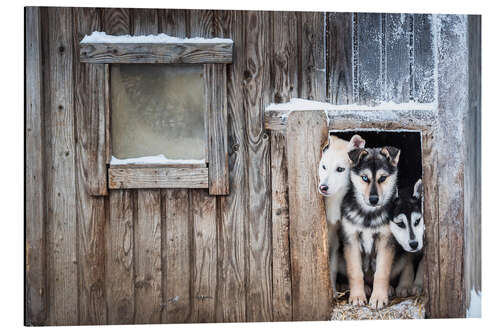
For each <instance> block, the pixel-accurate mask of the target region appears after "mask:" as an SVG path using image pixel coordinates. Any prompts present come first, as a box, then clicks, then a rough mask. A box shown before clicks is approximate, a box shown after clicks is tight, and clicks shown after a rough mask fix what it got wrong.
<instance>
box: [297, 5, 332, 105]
mask: <svg viewBox="0 0 500 333" xmlns="http://www.w3.org/2000/svg"><path fill="white" fill-rule="evenodd" d="M299 15H300V21H299V27H298V29H299V32H298V34H299V36H298V38H299V43H300V46H299V52H300V54H299V66H298V67H299V86H300V91H299V96H300V97H301V98H305V99H311V100H316V101H326V60H325V59H326V56H325V55H326V53H325V52H326V50H325V38H326V36H325V13H323V12H301V13H300V14H299Z"/></svg>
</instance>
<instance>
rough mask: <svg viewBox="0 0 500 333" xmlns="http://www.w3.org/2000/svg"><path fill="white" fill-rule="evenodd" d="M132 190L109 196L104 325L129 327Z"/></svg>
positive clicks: (132, 294) (131, 316) (131, 307)
mask: <svg viewBox="0 0 500 333" xmlns="http://www.w3.org/2000/svg"><path fill="white" fill-rule="evenodd" d="M134 197H135V195H134V191H128V190H120V191H110V193H109V219H108V223H107V224H106V228H105V235H106V272H105V273H106V293H105V294H106V302H107V309H108V324H122V325H123V324H133V323H134V313H135V303H134V299H135V291H134V285H135V283H134V280H135V279H134V209H135V202H136V201H135V198H134Z"/></svg>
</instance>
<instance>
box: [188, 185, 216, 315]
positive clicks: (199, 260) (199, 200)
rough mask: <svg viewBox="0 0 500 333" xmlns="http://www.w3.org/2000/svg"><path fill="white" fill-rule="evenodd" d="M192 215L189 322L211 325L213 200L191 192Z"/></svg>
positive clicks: (213, 295)
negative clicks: (190, 310)
mask: <svg viewBox="0 0 500 333" xmlns="http://www.w3.org/2000/svg"><path fill="white" fill-rule="evenodd" d="M191 209H192V214H193V222H192V223H193V238H192V242H193V249H192V251H193V256H192V258H193V262H192V268H193V269H192V271H191V276H192V280H193V283H192V286H191V288H192V292H191V294H192V296H191V297H192V304H193V310H192V313H191V318H190V320H189V321H190V322H196V323H213V322H215V293H216V288H217V219H216V217H217V216H216V215H217V211H216V198H215V197H213V196H210V195H208V192H207V191H205V190H196V191H194V190H193V191H191Z"/></svg>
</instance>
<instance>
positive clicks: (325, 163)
mask: <svg viewBox="0 0 500 333" xmlns="http://www.w3.org/2000/svg"><path fill="white" fill-rule="evenodd" d="M364 147H365V140H363V139H362V138H361V137H360V136H359V135H357V134H356V135H353V136H352V138H351V140H350V141H349V142H348V141H345V140H342V139H340V138H338V137H336V136H334V135H329V136H328V141H327V142H326V143H325V144H324V145H323V147H322V155H321V160H320V163H319V167H318V174H319V185H318V191H319V193H321V195H323V196H324V197H325V209H326V219H327V222H328V241H329V256H330V279H331V281H332V288H333V293H334V295H337V288H336V280H337V272H338V265H339V261H338V249H339V238H338V229H339V220H340V217H341V216H340V206H341V204H342V200H343V199H344V196H345V194H346V193H347V190H348V189H349V182H350V180H349V170H350V163H349V156H348V155H347V153H348V152H349V151H351V150H353V149H355V148H364Z"/></svg>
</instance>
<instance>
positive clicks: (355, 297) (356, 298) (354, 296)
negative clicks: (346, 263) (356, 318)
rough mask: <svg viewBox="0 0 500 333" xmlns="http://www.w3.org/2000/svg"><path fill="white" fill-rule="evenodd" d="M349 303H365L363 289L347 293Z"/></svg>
mask: <svg viewBox="0 0 500 333" xmlns="http://www.w3.org/2000/svg"><path fill="white" fill-rule="evenodd" d="M349 303H350V304H353V305H360V306H361V305H365V303H366V295H365V291H364V290H363V289H360V290H356V289H353V290H351V292H350V294H349Z"/></svg>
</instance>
